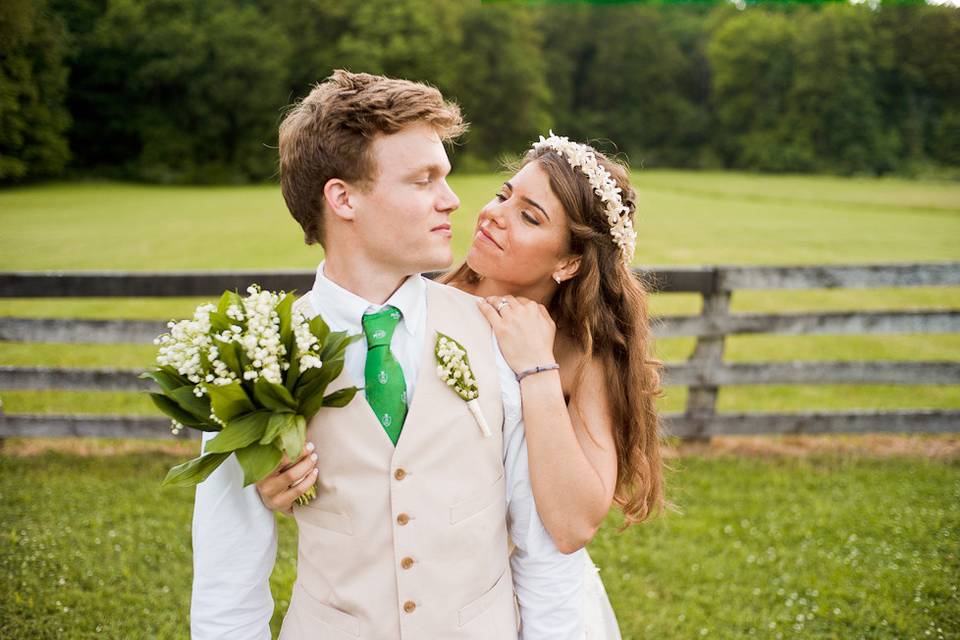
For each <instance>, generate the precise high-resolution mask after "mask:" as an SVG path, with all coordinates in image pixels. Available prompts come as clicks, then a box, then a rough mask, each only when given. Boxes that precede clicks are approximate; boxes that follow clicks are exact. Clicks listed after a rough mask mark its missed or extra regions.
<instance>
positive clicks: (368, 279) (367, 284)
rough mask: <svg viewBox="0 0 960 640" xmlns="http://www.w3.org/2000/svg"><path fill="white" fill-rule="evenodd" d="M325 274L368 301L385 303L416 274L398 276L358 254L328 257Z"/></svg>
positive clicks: (337, 283) (325, 263) (335, 282)
mask: <svg viewBox="0 0 960 640" xmlns="http://www.w3.org/2000/svg"><path fill="white" fill-rule="evenodd" d="M323 275H324V276H325V277H326V278H327V279H328V280H330V281H331V282H333V283H334V284H336V285H337V286H340V287H343V288H344V289H346V290H347V291H349V292H350V293H354V294H356V295H358V296H360V297H361V298H363V299H364V300H367V301H369V302H372V303H373V304H383V303H384V302H386V301H387V300H388V299H389V298H390V296H392V295H393V292H394V291H396V290H397V289H399V288H400V285H402V284H403V282H404V281H405V280H406V279H407V278H408V277H409V276H410V275H412V274H403V273H395V272H393V271H391V270H389V269H384V268H383V266H382V265H377V264H372V263H370V262H369V261H367V260H365V259H363V258H362V257H360V256H356V255H354V256H350V255H336V256H330V255H327V257H326V260H325V262H324V265H323Z"/></svg>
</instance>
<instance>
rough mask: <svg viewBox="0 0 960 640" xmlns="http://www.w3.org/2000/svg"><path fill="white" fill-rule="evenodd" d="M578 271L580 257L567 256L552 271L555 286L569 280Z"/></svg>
mask: <svg viewBox="0 0 960 640" xmlns="http://www.w3.org/2000/svg"><path fill="white" fill-rule="evenodd" d="M578 271H580V256H567V257H566V258H564V259H563V260H561V261H560V262H558V263H557V266H556V267H555V268H554V269H553V280H554V282H556V283H557V284H560V283H561V282H564V281H565V280H569V279H570V278H572V277H574V276H575V275H577V272H578Z"/></svg>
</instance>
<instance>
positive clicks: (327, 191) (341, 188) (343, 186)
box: [323, 178, 355, 220]
mask: <svg viewBox="0 0 960 640" xmlns="http://www.w3.org/2000/svg"><path fill="white" fill-rule="evenodd" d="M351 189H352V187H351V186H350V185H349V184H347V183H346V182H344V181H343V180H341V179H340V178H330V179H329V180H327V183H326V184H325V185H323V197H324V199H325V200H326V201H327V207H329V209H330V212H331V213H332V214H333V215H335V216H337V217H338V218H340V219H342V220H353V217H354V215H355V211H354V209H353V203H352V202H351V201H350V191H351Z"/></svg>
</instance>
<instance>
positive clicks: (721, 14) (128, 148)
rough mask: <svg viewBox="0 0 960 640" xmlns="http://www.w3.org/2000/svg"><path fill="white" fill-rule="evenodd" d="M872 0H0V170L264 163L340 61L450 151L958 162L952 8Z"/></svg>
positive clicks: (814, 163) (470, 163) (492, 156)
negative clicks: (411, 97) (422, 95)
mask: <svg viewBox="0 0 960 640" xmlns="http://www.w3.org/2000/svg"><path fill="white" fill-rule="evenodd" d="M47 3H48V4H47ZM869 4H870V3H859V4H856V5H849V4H845V3H821V4H818V3H797V4H791V3H760V2H747V3H746V5H747V6H746V8H743V9H739V10H738V9H737V8H735V7H734V6H733V4H732V3H687V4H671V3H654V4H648V3H554V4H546V5H541V4H540V3H459V2H453V1H452V0H409V1H407V2H399V3H398V2H393V1H391V0H369V1H365V2H360V0H349V1H345V2H325V1H323V0H306V1H298V0H278V1H276V2H263V1H255V2H249V1H248V0H211V1H205V0H110V1H109V2H106V1H101V0H70V1H68V0H40V1H38V2H27V1H26V0H12V1H11V2H8V3H6V4H5V5H4V8H3V9H2V10H0V11H2V13H0V36H2V37H0V42H2V43H3V44H2V45H0V52H2V54H3V55H2V56H0V87H2V88H3V91H0V125H2V126H0V181H7V182H9V181H13V180H21V179H28V178H30V177H41V176H47V175H56V174H58V173H60V172H62V170H63V168H64V166H65V163H66V161H67V159H68V157H69V156H70V154H71V153H72V156H73V167H74V168H75V169H76V170H77V172H78V173H81V174H95V175H99V176H103V175H107V176H112V177H133V178H138V179H142V180H149V181H154V182H175V183H191V182H202V183H210V182H218V183H225V182H227V183H229V182H233V183H238V182H251V181H253V182H256V181H264V180H269V179H273V178H275V175H276V151H275V146H276V130H277V125H278V122H279V120H280V118H281V116H282V113H283V111H284V109H285V108H286V105H288V104H290V103H291V102H293V101H295V100H296V99H298V98H300V97H302V96H304V95H305V94H306V93H307V92H308V91H309V89H310V87H311V86H312V85H313V84H314V83H316V82H318V81H321V80H322V79H323V78H325V77H327V76H328V75H329V74H330V73H331V72H332V71H333V70H334V69H337V68H348V69H351V70H353V71H367V72H372V73H383V74H387V75H392V76H398V77H404V78H409V79H412V80H418V81H424V82H427V83H430V84H433V85H435V86H437V87H439V88H440V89H441V90H442V91H443V92H444V93H445V94H446V95H447V96H448V97H450V98H453V99H455V100H457V101H458V102H459V103H460V104H461V105H462V107H463V109H464V112H465V115H466V117H467V119H468V120H469V121H471V123H472V127H471V129H470V131H469V132H468V133H467V135H466V136H465V137H464V139H463V140H462V147H460V148H458V149H457V150H456V153H455V154H454V157H453V161H454V164H455V165H456V166H457V168H458V170H460V171H486V170H488V169H489V168H490V167H491V166H493V165H494V164H495V163H497V162H498V161H500V160H501V159H504V158H515V157H517V156H518V155H519V154H521V153H522V152H523V151H524V150H525V149H526V148H527V147H528V145H529V144H530V142H531V140H533V139H535V138H536V136H537V135H539V134H542V133H545V132H546V130H547V129H549V128H550V127H554V128H556V129H557V130H558V131H559V132H561V133H564V134H566V135H570V136H572V137H574V138H577V139H586V140H596V141H600V143H601V146H604V147H607V148H609V149H612V150H615V151H623V152H626V153H627V154H628V156H629V158H630V160H631V161H632V162H633V164H634V165H636V166H640V165H642V166H645V167H651V166H680V167H699V168H721V167H725V168H742V169H748V170H761V171H779V172H783V171H805V172H806V171H811V172H813V171H815V172H832V173H841V174H851V173H865V174H883V173H888V172H892V171H898V172H903V173H906V174H915V173H918V172H927V173H931V172H932V173H936V171H937V169H936V167H937V166H947V167H956V166H960V151H958V149H960V140H958V138H960V134H958V132H957V130H958V125H957V121H958V116H957V115H956V109H955V107H954V105H955V104H956V103H957V101H958V100H960V71H958V69H960V44H958V43H960V9H958V8H957V7H954V6H929V5H927V4H924V3H922V2H912V3H904V2H881V3H879V4H878V5H877V6H873V7H871V6H869ZM64 25H65V27H64ZM68 70H69V84H68V83H67V76H68V74H67V71H68ZM68 114H69V115H68ZM71 118H72V122H73V124H72V127H70V130H69V151H68V149H67V145H66V143H65V140H64V133H65V131H66V130H67V127H68V125H69V123H70V121H71ZM947 175H950V174H949V173H948V174H947Z"/></svg>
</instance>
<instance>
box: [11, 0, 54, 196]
mask: <svg viewBox="0 0 960 640" xmlns="http://www.w3.org/2000/svg"><path fill="white" fill-rule="evenodd" d="M65 53H66V33H65V30H64V27H63V24H62V21H61V20H60V18H59V17H58V16H56V15H53V14H51V12H50V10H49V8H48V7H47V5H46V2H43V1H42V0H9V1H5V2H4V3H3V4H2V5H0V183H2V182H15V181H22V180H27V179H33V178H42V177H47V176H54V175H57V174H59V173H60V172H61V171H62V170H63V168H64V166H65V165H66V163H67V161H68V160H69V158H70V151H69V148H68V145H67V139H66V135H65V134H66V130H67V127H68V126H69V124H70V115H69V113H68V112H67V110H66V108H65V107H64V104H63V102H64V95H65V93H66V89H67V73H68V72H67V66H66V64H65V63H64V55H65Z"/></svg>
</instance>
